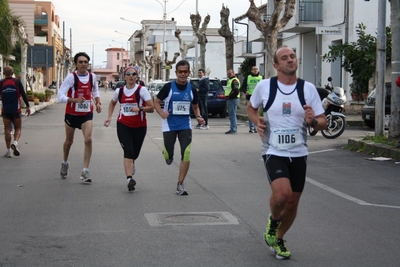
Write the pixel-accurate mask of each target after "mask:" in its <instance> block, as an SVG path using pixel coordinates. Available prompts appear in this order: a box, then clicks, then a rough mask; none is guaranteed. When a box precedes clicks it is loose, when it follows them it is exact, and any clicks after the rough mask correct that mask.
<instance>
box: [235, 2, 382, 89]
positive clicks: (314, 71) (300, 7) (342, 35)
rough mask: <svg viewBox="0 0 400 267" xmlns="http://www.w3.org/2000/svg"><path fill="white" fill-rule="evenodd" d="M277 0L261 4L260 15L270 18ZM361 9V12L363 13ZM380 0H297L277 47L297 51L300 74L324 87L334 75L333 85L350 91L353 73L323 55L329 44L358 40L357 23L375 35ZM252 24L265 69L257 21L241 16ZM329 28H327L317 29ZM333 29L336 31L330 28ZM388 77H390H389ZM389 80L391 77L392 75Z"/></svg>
mask: <svg viewBox="0 0 400 267" xmlns="http://www.w3.org/2000/svg"><path fill="white" fill-rule="evenodd" d="M273 6H274V1H273V0H268V2H267V4H265V5H263V6H260V7H259V9H260V15H261V16H262V17H263V19H264V20H269V18H270V15H271V14H272V13H273ZM360 10H362V12H360ZM377 10H378V1H365V0H339V1H323V0H300V1H296V10H295V13H294V16H293V17H292V18H291V20H290V21H289V23H288V24H287V25H286V26H285V27H284V28H282V29H281V31H280V34H279V38H278V47H279V46H281V45H287V46H289V47H291V48H293V49H294V50H295V51H296V54H297V56H298V61H299V68H298V76H299V77H301V78H303V79H305V80H308V81H310V82H313V83H314V84H315V85H316V86H323V85H325V84H326V83H327V78H328V77H332V78H333V85H334V86H341V87H343V88H344V89H345V90H347V93H348V94H349V93H350V92H349V91H350V90H349V89H350V88H349V84H350V83H351V82H352V78H351V75H350V74H349V73H348V72H345V71H344V70H343V69H342V67H341V60H340V59H339V60H336V61H335V62H331V63H328V62H324V61H323V60H322V56H323V55H324V54H326V53H328V52H329V46H330V45H335V44H342V43H345V42H355V41H356V40H357V38H358V37H357V33H356V26H357V25H358V24H359V23H363V24H364V25H366V27H367V29H366V31H367V33H369V34H372V35H375V36H376V31H377V25H378V16H377ZM386 14H387V18H386V25H388V26H389V23H390V7H387V11H386ZM239 19H240V20H243V21H247V22H248V25H249V38H248V41H249V43H250V47H251V48H252V50H251V53H252V54H253V55H259V56H257V57H255V58H256V64H257V66H258V67H259V69H260V70H263V69H264V55H265V46H264V36H263V35H262V34H261V32H260V31H258V30H257V28H256V26H255V24H254V23H253V22H252V21H250V20H248V19H247V17H246V15H245V14H244V15H243V16H241V17H239ZM318 29H328V31H324V32H322V31H317V30H318ZM329 29H332V30H334V31H329ZM388 77H389V76H388ZM389 79H390V78H389Z"/></svg>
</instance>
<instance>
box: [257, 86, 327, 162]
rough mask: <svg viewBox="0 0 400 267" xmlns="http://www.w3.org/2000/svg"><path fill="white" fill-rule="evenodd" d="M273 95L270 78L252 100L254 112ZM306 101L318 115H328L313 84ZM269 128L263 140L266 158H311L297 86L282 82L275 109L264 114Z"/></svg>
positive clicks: (307, 89) (259, 88) (273, 107)
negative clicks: (271, 93) (269, 155)
mask: <svg viewBox="0 0 400 267" xmlns="http://www.w3.org/2000/svg"><path fill="white" fill-rule="evenodd" d="M269 93H270V79H265V80H262V81H260V82H259V83H257V85H256V88H255V89H254V92H253V94H252V96H251V98H250V102H251V105H252V107H253V108H254V109H258V108H259V107H265V105H266V104H267V102H268V98H269ZM304 99H305V101H306V104H307V105H310V106H311V107H312V109H313V110H314V114H315V116H318V115H321V114H323V113H324V109H323V107H322V103H321V99H320V98H319V95H318V91H317V89H316V88H315V86H314V85H313V84H312V83H309V82H307V81H306V82H305V83H304ZM264 121H265V124H266V125H267V128H266V129H265V131H264V139H263V140H262V155H266V154H271V155H276V156H281V157H301V156H306V155H308V149H307V144H306V143H307V127H306V126H307V123H306V122H305V120H304V108H303V107H302V105H301V103H300V100H299V97H298V94H297V90H296V84H292V85H284V84H282V83H280V82H279V81H278V90H277V92H276V97H275V100H274V102H273V103H272V105H271V107H270V108H269V109H268V111H267V112H266V113H264Z"/></svg>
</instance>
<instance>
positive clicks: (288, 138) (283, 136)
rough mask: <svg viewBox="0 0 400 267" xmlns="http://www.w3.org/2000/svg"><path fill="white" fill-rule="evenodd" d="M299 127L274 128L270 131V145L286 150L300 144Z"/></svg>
mask: <svg viewBox="0 0 400 267" xmlns="http://www.w3.org/2000/svg"><path fill="white" fill-rule="evenodd" d="M301 139H302V138H301V134H300V129H299V128H292V129H290V128H289V129H286V128H284V129H276V130H274V131H273V133H272V145H273V146H274V147H276V149H278V150H287V149H291V148H293V147H296V146H299V145H301V144H302V140H301Z"/></svg>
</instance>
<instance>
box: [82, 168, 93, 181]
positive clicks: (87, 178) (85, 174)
mask: <svg viewBox="0 0 400 267" xmlns="http://www.w3.org/2000/svg"><path fill="white" fill-rule="evenodd" d="M81 180H82V181H83V182H84V183H91V182H92V180H91V179H90V175H89V170H85V171H82V174H81Z"/></svg>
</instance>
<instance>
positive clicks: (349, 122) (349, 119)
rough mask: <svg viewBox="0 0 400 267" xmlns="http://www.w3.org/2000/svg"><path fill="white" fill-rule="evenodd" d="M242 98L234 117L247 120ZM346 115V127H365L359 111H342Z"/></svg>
mask: <svg viewBox="0 0 400 267" xmlns="http://www.w3.org/2000/svg"><path fill="white" fill-rule="evenodd" d="M244 103H245V102H244V100H242V99H241V101H240V103H239V106H238V109H237V112H236V117H237V118H238V120H242V121H248V117H247V112H246V105H245V104H244ZM343 114H344V115H345V116H346V126H347V127H366V126H365V125H364V121H363V120H362V118H361V114H360V113H350V112H349V113H343Z"/></svg>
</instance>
